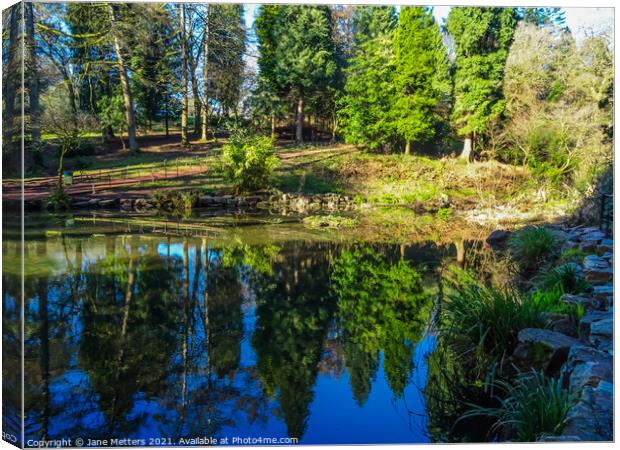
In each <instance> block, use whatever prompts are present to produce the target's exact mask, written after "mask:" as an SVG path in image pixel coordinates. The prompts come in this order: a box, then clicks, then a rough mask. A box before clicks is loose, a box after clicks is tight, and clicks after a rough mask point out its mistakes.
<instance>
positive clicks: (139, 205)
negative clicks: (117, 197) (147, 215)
mask: <svg viewBox="0 0 620 450" xmlns="http://www.w3.org/2000/svg"><path fill="white" fill-rule="evenodd" d="M154 207H155V205H153V203H152V202H151V201H149V200H147V199H145V198H137V199H136V200H135V201H134V202H133V208H134V209H135V210H136V211H137V212H144V211H148V210H149V209H153V208H154Z"/></svg>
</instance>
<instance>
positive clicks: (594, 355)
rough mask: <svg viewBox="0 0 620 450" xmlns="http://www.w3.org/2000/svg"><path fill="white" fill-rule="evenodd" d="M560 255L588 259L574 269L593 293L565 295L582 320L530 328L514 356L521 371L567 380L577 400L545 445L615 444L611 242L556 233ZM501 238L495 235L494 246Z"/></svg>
mask: <svg viewBox="0 0 620 450" xmlns="http://www.w3.org/2000/svg"><path fill="white" fill-rule="evenodd" d="M552 229H553V232H554V234H555V236H556V238H557V239H558V241H559V242H560V243H561V246H562V249H563V250H565V249H573V248H574V249H579V250H580V251H581V252H584V253H588V254H587V255H586V256H584V257H583V260H582V261H581V263H579V264H577V263H576V264H575V266H576V267H575V269H576V270H577V271H579V272H580V273H581V274H582V275H583V277H584V278H585V279H586V280H587V281H588V282H590V284H591V285H592V287H593V289H592V292H591V293H587V294H580V295H570V294H564V295H563V296H562V298H561V300H562V301H563V302H565V303H567V304H573V305H575V304H577V305H580V306H581V308H583V311H584V314H583V316H582V317H581V318H580V319H579V321H578V323H574V320H573V321H571V318H570V317H569V316H568V315H567V314H554V313H549V314H548V315H547V327H546V328H544V329H537V328H526V329H523V330H521V331H520V332H519V334H518V345H517V348H516V349H515V351H514V354H513V355H512V358H513V361H514V362H515V363H516V365H517V366H518V367H519V368H521V369H522V370H529V369H532V368H535V369H538V370H543V371H544V372H545V373H547V374H548V375H552V376H556V375H559V374H562V375H564V380H565V382H566V383H567V387H569V388H570V390H571V391H572V392H573V393H575V394H576V395H577V398H578V402H577V403H576V404H575V405H573V406H572V407H571V408H570V410H569V412H568V414H567V417H566V419H565V425H564V428H563V430H562V433H561V434H560V435H547V436H544V437H543V438H541V439H540V440H541V441H545V442H552V441H611V440H613V392H614V390H613V357H614V349H613V327H614V324H613V310H614V288H613V240H612V239H610V238H608V237H607V236H605V234H604V233H603V232H602V231H600V230H599V229H597V228H594V227H587V228H584V227H575V228H559V227H554V228H552ZM498 236H501V233H500V232H494V233H493V234H492V235H491V236H490V237H489V238H490V241H491V242H493V241H494V240H496V239H497V238H498Z"/></svg>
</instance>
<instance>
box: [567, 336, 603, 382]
mask: <svg viewBox="0 0 620 450" xmlns="http://www.w3.org/2000/svg"><path fill="white" fill-rule="evenodd" d="M566 371H567V372H568V373H569V374H570V377H569V385H570V387H571V389H572V390H573V392H575V393H577V392H580V391H581V390H582V389H583V388H584V387H585V386H593V387H596V386H598V385H599V383H600V382H601V381H613V362H612V358H611V356H610V355H609V354H607V353H605V352H602V351H600V350H597V349H596V348H594V347H590V346H589V345H576V346H573V347H571V349H570V352H569V354H568V361H567V362H566Z"/></svg>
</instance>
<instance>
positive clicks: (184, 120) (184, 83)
mask: <svg viewBox="0 0 620 450" xmlns="http://www.w3.org/2000/svg"><path fill="white" fill-rule="evenodd" d="M179 9H180V13H179V17H180V24H179V28H180V31H181V97H182V103H181V145H187V142H188V141H187V113H188V108H189V105H188V102H187V42H186V40H187V36H186V34H185V5H184V4H181V5H179Z"/></svg>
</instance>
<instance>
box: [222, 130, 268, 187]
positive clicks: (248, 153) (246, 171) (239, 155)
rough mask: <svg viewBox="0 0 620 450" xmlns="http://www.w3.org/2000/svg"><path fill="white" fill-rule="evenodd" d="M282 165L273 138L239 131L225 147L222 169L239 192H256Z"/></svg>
mask: <svg viewBox="0 0 620 450" xmlns="http://www.w3.org/2000/svg"><path fill="white" fill-rule="evenodd" d="M277 165H278V158H277V157H276V156H275V155H274V151H273V140H272V139H271V138H268V137H264V136H261V137H258V136H247V135H244V134H242V133H237V134H235V135H233V136H231V139H230V142H229V143H228V144H226V145H225V146H224V147H223V149H222V156H221V160H220V166H221V167H220V168H221V170H222V174H223V175H224V178H225V179H226V180H228V181H230V182H232V183H233V184H234V185H235V189H236V190H237V191H238V192H239V191H253V190H257V189H262V188H265V187H267V186H268V185H269V178H270V176H271V173H272V172H273V170H274V169H275V168H276V167H277Z"/></svg>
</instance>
